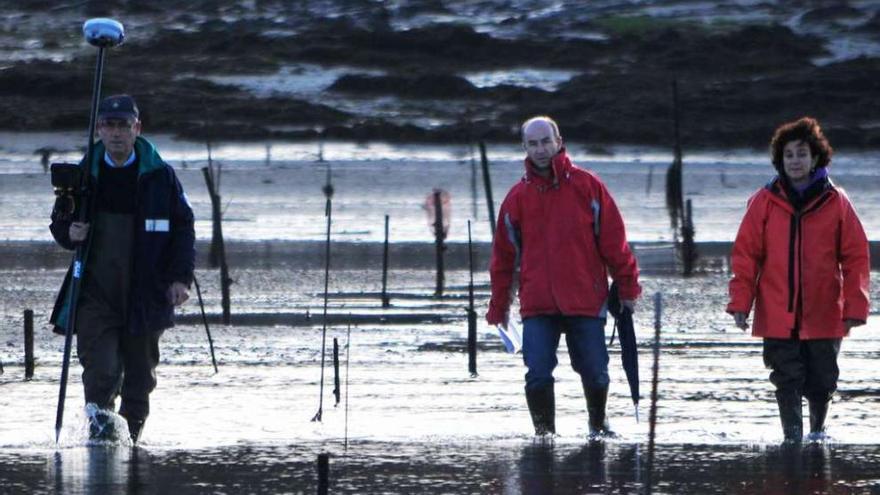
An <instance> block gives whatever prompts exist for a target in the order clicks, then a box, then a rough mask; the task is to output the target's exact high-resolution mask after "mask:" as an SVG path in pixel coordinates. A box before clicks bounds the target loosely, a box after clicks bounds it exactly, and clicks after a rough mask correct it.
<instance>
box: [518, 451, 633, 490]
mask: <svg viewBox="0 0 880 495" xmlns="http://www.w3.org/2000/svg"><path fill="white" fill-rule="evenodd" d="M640 471H641V453H640V446H639V445H632V444H606V443H604V442H590V443H587V444H586V445H583V446H582V447H580V448H575V449H574V450H572V449H571V448H570V447H569V448H555V447H554V446H553V445H549V444H540V443H535V444H532V445H527V446H525V447H524V448H523V449H522V453H521V456H520V459H519V475H520V478H519V481H520V483H519V488H520V490H521V491H520V492H519V493H522V494H523V495H538V494H565V493H584V492H585V491H588V492H590V493H594V492H599V493H602V492H604V493H627V492H631V491H634V490H635V489H636V487H637V486H638V485H639V483H640V480H641V472H640Z"/></svg>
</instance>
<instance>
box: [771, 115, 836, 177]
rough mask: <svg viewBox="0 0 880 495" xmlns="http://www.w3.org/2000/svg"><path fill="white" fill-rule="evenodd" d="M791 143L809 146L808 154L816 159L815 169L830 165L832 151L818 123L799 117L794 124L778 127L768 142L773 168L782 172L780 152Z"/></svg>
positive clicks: (810, 118) (814, 120) (809, 118)
mask: <svg viewBox="0 0 880 495" xmlns="http://www.w3.org/2000/svg"><path fill="white" fill-rule="evenodd" d="M792 141H803V142H805V143H807V144H808V145H809V146H810V154H812V155H813V156H814V157H818V160H817V161H816V168H818V167H825V166H828V164H829V163H831V155H832V154H833V152H834V150H832V149H831V145H830V144H829V143H828V139H826V138H825V134H823V133H822V128H821V127H819V121H818V120H816V119H814V118H812V117H801V118H799V119H798V120H795V121H794V122H788V123H785V124H782V125H781V126H779V128H778V129H776V132H774V133H773V139H771V140H770V153H771V154H772V155H773V166H774V167H776V170H778V171H780V172H782V150H783V148H785V145H786V144H788V143H790V142H792Z"/></svg>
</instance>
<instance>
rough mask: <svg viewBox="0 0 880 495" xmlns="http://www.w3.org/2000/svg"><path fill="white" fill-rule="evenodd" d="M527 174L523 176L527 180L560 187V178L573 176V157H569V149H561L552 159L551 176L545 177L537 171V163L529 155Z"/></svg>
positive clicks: (526, 165)
mask: <svg viewBox="0 0 880 495" xmlns="http://www.w3.org/2000/svg"><path fill="white" fill-rule="evenodd" d="M524 165H525V169H526V175H525V177H524V178H523V180H525V181H526V182H531V181H535V182H536V183H537V184H539V185H542V186H545V187H546V186H552V187H553V188H558V187H559V178H560V177H562V178H564V179H568V178H569V177H570V176H571V167H572V163H571V159H570V158H569V157H568V151H566V149H565V147H564V146H563V147H562V148H560V149H559V152H558V153H556V154H555V155H554V156H553V158H551V159H550V170H551V173H550V177H543V176H541V175H539V174H538V173H537V172H536V171H535V168H536V167H535V164H534V163H533V162H532V160H530V159H529V158H528V157H526V159H525V163H524Z"/></svg>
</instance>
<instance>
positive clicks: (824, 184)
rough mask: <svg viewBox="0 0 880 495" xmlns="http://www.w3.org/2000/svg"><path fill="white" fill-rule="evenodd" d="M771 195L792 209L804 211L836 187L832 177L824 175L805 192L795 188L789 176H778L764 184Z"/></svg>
mask: <svg viewBox="0 0 880 495" xmlns="http://www.w3.org/2000/svg"><path fill="white" fill-rule="evenodd" d="M764 188H765V189H767V191H769V192H770V196H771V197H772V198H773V199H774V200H776V202H777V203H780V204H782V205H784V206H785V207H787V209H789V210H792V211H803V210H806V209H808V208H809V207H810V206H812V205H813V204H815V203H816V202H817V201H818V200H819V198H821V197H822V196H824V195H825V193H826V192H827V191H829V190H833V189H834V183H833V182H831V178H830V177H824V178H822V179H820V180H817V181H815V182H814V183H812V184H810V186H809V187H807V188H806V189H805V190H804V191H803V192H800V193H799V192H798V191H797V190H795V188H794V186H792V185H791V182H789V180H788V178H786V177H784V176H776V177H774V178H773V179H772V180H771V181H770V182H768V183H767V185H766V186H764Z"/></svg>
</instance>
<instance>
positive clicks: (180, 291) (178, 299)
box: [166, 282, 189, 306]
mask: <svg viewBox="0 0 880 495" xmlns="http://www.w3.org/2000/svg"><path fill="white" fill-rule="evenodd" d="M166 295H167V296H168V302H170V303H171V304H173V305H175V306H180V305H181V304H183V303H185V302H186V300H187V299H189V289H188V288H187V287H186V285H184V284H182V283H180V282H173V283H172V284H171V287H168V292H167V293H166Z"/></svg>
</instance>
